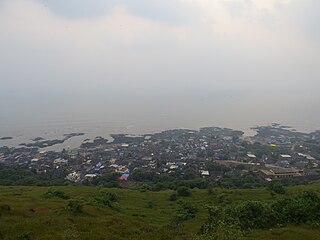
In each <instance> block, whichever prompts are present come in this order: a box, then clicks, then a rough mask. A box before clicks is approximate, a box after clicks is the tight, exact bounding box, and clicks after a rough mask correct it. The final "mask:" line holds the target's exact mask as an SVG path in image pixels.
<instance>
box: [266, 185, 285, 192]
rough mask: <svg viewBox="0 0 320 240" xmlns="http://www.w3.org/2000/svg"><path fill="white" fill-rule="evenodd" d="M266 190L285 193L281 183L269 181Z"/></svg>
mask: <svg viewBox="0 0 320 240" xmlns="http://www.w3.org/2000/svg"><path fill="white" fill-rule="evenodd" d="M268 190H270V191H271V193H276V194H285V193H286V189H285V188H284V187H283V185H282V184H281V183H271V184H270V185H269V186H268Z"/></svg>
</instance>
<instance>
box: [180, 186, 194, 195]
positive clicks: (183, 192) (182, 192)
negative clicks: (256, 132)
mask: <svg viewBox="0 0 320 240" xmlns="http://www.w3.org/2000/svg"><path fill="white" fill-rule="evenodd" d="M177 194H178V196H183V197H188V196H190V195H191V191H190V189H189V188H187V187H184V186H182V187H179V188H178V189H177Z"/></svg>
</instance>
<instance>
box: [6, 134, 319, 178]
mask: <svg viewBox="0 0 320 240" xmlns="http://www.w3.org/2000/svg"><path fill="white" fill-rule="evenodd" d="M276 133H277V136H276V137H275V136H273V135H272V134H270V133H269V135H267V134H266V133H265V132H264V135H263V136H259V134H258V135H257V136H256V137H255V138H250V139H248V138H245V137H243V132H240V131H234V130H231V129H224V128H202V129H200V130H199V131H195V130H187V129H177V130H168V131H164V132H161V133H156V134H149V135H143V136H128V135H123V134H119V135H113V138H114V141H112V142H109V141H107V140H104V139H103V138H101V137H98V138H96V139H94V140H93V141H92V142H88V141H87V142H85V143H83V144H82V145H81V147H80V148H78V149H73V150H63V151H62V152H53V151H39V150H38V149H37V148H28V147H21V148H7V147H1V148H0V162H3V163H6V164H18V165H24V166H28V167H30V168H33V169H35V170H36V171H37V172H38V173H39V174H45V175H50V176H51V177H64V178H66V179H67V180H69V181H73V182H82V181H84V180H91V179H93V178H96V177H99V176H103V175H105V174H108V173H118V174H119V180H122V181H126V180H128V179H130V173H131V172H132V171H133V170H135V169H140V170H142V171H146V172H155V173H157V174H172V173H173V174H177V175H184V174H185V171H186V169H192V170H193V171H195V172H197V173H198V175H199V176H202V177H213V175H214V174H213V173H212V170H210V169H208V162H215V163H217V164H221V165H226V166H228V167H229V168H231V169H232V171H230V172H229V173H228V174H243V173H245V172H247V171H253V172H257V173H259V174H260V175H261V176H262V177H264V178H265V179H267V180H271V179H275V178H286V177H290V178H291V177H303V176H309V175H310V176H319V171H318V170H319V164H320V162H319V160H317V159H319V153H317V152H314V151H312V149H311V148H310V147H309V145H308V140H309V138H308V137H306V136H305V135H303V136H300V135H292V134H291V133H290V135H289V136H286V135H285V134H282V135H281V134H278V132H276ZM281 133H282V132H281ZM275 139H276V140H275ZM312 140H313V144H318V145H317V146H318V148H319V146H320V136H319V138H314V136H313V135H312ZM256 142H260V143H259V145H257V144H255V143H256ZM279 143H280V144H279ZM257 146H258V147H259V148H257ZM261 149H262V150H261ZM263 149H267V150H268V151H267V150H265V151H263ZM284 149H285V151H284V152H281V151H283V150H284ZM239 166H242V167H239Z"/></svg>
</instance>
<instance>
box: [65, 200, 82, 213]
mask: <svg viewBox="0 0 320 240" xmlns="http://www.w3.org/2000/svg"><path fill="white" fill-rule="evenodd" d="M66 208H67V210H68V211H70V212H72V213H83V204H82V203H81V202H80V201H78V200H69V202H68V204H67V207H66Z"/></svg>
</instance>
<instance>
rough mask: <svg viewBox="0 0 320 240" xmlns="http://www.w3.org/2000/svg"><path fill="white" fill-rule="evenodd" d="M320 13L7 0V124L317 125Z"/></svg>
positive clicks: (219, 4)
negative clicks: (83, 120)
mask: <svg viewBox="0 0 320 240" xmlns="http://www.w3.org/2000/svg"><path fill="white" fill-rule="evenodd" d="M319 13H320V1H319V0H154V1H151V0H137V1H132V0H119V1H116V0H109V1H108V0H0V86H1V87H0V110H1V112H2V114H1V115H2V116H3V117H2V119H5V120H6V121H11V120H12V119H14V120H17V119H20V120H22V121H23V119H24V118H26V119H29V120H30V119H32V118H36V117H37V118H38V117H40V116H41V115H47V116H49V117H52V116H53V115H59V114H60V115H61V116H67V115H68V112H69V111H70V109H73V110H75V111H74V112H75V113H72V114H70V113H69V114H70V116H69V117H72V116H74V114H75V115H76V116H79V117H80V116H82V117H83V116H84V115H88V114H90V115H91V116H94V115H95V114H98V113H97V112H98V110H97V109H101V107H102V108H105V109H107V110H108V111H110V114H116V112H117V111H120V110H121V111H124V112H127V114H124V115H121V116H125V117H127V118H130V117H131V114H134V113H135V112H139V113H141V114H144V113H148V114H151V113H152V112H153V111H155V112H159V111H160V112H161V114H167V115H166V116H167V117H168V121H169V120H170V118H171V117H172V118H174V117H175V115H174V113H176V112H179V114H182V115H183V111H188V116H189V115H192V113H194V114H199V113H200V112H201V113H204V112H205V109H208V108H209V109H210V108H211V110H212V111H215V112H217V111H219V114H220V115H221V114H222V117H225V118H232V117H234V116H237V115H239V114H241V112H242V110H243V115H250V114H252V115H259V116H260V118H258V119H268V120H271V119H274V120H275V121H276V120H285V121H291V122H299V124H303V123H304V122H312V123H313V124H315V123H317V122H320V114H319V113H318V111H319V109H320V94H319V89H320V78H319V77H320V14H319ZM94 106H95V107H94ZM97 106H98V107H97ZM200 108H203V109H202V111H200V112H199V109H200ZM119 109H120V110H119ZM145 109H147V110H145ZM166 109H171V110H168V111H167V110H166ZM177 109H179V110H177ZM261 109H263V111H261ZM223 111H226V112H227V113H226V114H225V115H223ZM39 112H40V113H41V114H40V113H39ZM79 112H80V113H81V114H80V113H79ZM98 115H99V114H98ZM99 116H100V115H99ZM202 117H203V118H205V117H206V116H202ZM209 118H210V117H209ZM250 118H251V117H250ZM221 119H222V118H221ZM211 121H214V119H213V118H211ZM243 121H245V119H244V120H243Z"/></svg>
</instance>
